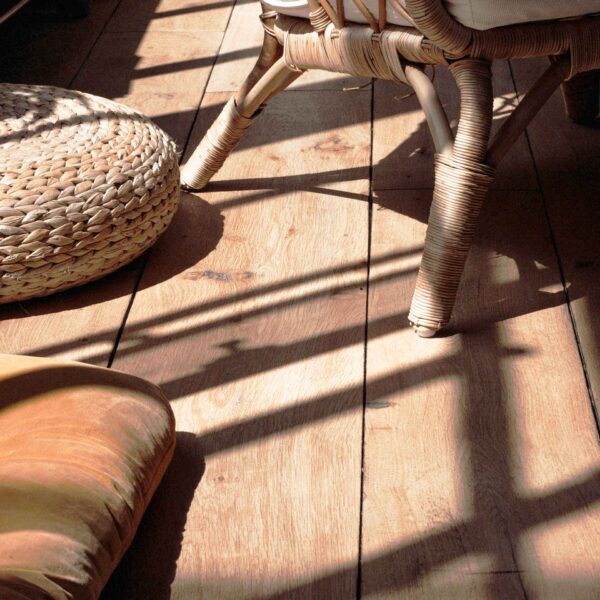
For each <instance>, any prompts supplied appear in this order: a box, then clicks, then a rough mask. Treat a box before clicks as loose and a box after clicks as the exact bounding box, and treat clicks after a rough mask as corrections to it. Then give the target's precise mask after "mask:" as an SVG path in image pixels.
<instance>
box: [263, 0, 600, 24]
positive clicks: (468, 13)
mask: <svg viewBox="0 0 600 600" xmlns="http://www.w3.org/2000/svg"><path fill="white" fill-rule="evenodd" d="M363 1H364V4H365V5H366V6H367V8H368V9H369V11H370V12H371V13H372V14H373V15H377V14H378V12H379V11H378V8H377V7H378V1H377V0H363ZM265 3H266V4H267V5H268V6H270V7H271V8H273V10H276V11H277V12H280V13H283V14H286V15H291V16H295V17H302V18H308V13H309V8H308V2H307V0H265ZM400 3H401V4H402V5H404V4H405V2H404V0H400ZM331 4H332V6H334V7H335V2H331ZM444 4H445V5H446V9H447V10H448V12H449V13H450V14H451V15H452V16H453V17H454V18H455V19H456V20H457V21H458V22H459V23H462V24H463V25H466V26H467V27H471V28H472V29H479V30H485V29H492V28H494V27H501V26H503V25H514V24H516V23H529V22H533V21H551V20H556V19H566V18H571V17H581V16H583V15H589V14H593V13H597V12H600V0H569V1H568V2H565V1H564V0H445V1H444ZM344 11H345V13H346V19H347V20H348V21H353V22H355V23H366V22H367V20H366V19H365V17H364V16H363V14H362V13H361V12H360V11H359V10H358V8H356V5H355V4H354V2H353V1H352V0H344ZM387 15H388V18H387V20H388V23H391V24H393V25H404V26H406V25H409V23H408V22H407V21H406V19H404V17H403V16H402V15H401V14H400V13H399V12H398V11H397V10H396V9H395V8H394V6H393V4H392V3H391V2H388V3H387Z"/></svg>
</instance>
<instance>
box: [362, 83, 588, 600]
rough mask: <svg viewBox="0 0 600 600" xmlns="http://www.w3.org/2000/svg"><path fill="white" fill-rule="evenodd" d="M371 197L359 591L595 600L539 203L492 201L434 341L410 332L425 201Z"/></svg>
mask: <svg viewBox="0 0 600 600" xmlns="http://www.w3.org/2000/svg"><path fill="white" fill-rule="evenodd" d="M499 83H500V82H498V81H497V82H496V84H497V85H496V87H497V89H498V88H499V87H500V86H499V85H498V84H499ZM383 110H384V111H385V108H384V109H383ZM378 116H379V112H378V104H377V102H376V105H375V123H376V124H377V119H378ZM397 118H398V119H403V118H404V116H403V115H399V116H398V117H397ZM386 119H388V123H387V127H388V128H389V130H390V131H392V130H394V124H393V123H394V122H393V119H394V117H389V116H386ZM416 119H417V117H414V120H415V123H414V125H413V126H412V127H413V128H414V127H417V128H418V127H420V125H419V124H418V123H416ZM404 126H405V125H404V124H401V123H398V125H397V129H401V128H402V127H404ZM376 131H377V128H376ZM380 139H381V138H379V137H378V136H377V135H375V138H374V155H375V156H380V155H381V154H380V150H379V149H378V144H379V143H380ZM385 143H386V140H385V136H384V144H385ZM519 146H520V148H517V152H523V140H521V141H520V142H519ZM430 153H431V149H430V146H428V147H426V149H425V154H430ZM526 164H527V165H529V166H528V167H526V168H532V167H531V165H532V163H531V161H530V160H529V161H528V162H527V163H526ZM383 167H384V172H383V174H382V180H383V182H384V185H382V186H381V187H384V188H385V187H391V186H392V185H393V182H392V183H390V184H388V185H385V183H386V182H387V175H388V173H389V171H386V170H385V169H386V168H387V167H388V165H387V164H385V161H384V165H383ZM379 168H380V167H379V165H378V164H375V165H374V179H375V181H378V172H377V171H378V169H379ZM522 168H523V167H522ZM416 175H417V177H419V176H421V175H420V174H419V173H416ZM525 177H526V181H528V182H531V181H532V180H533V178H534V174H533V173H527V174H525ZM520 179H521V181H522V180H523V179H522V178H520ZM506 181H509V180H508V179H507V180H506ZM515 185H521V183H516V184H515ZM375 196H376V197H375V205H374V210H373V231H372V247H371V252H372V260H373V264H372V266H371V270H370V294H369V338H368V339H369V341H368V346H367V356H368V361H367V403H366V407H367V409H366V416H365V423H366V430H365V467H364V473H365V475H364V477H365V480H364V498H365V499H364V506H363V536H362V584H363V585H362V590H361V591H362V595H363V597H368V598H411V599H413V598H440V597H443V598H466V597H469V598H491V599H498V600H499V599H501V598H557V599H558V598H564V597H569V598H593V597H594V595H595V594H596V593H597V590H598V581H597V579H596V577H595V575H594V573H597V572H598V568H599V561H600V552H598V550H597V548H596V547H595V544H594V541H593V540H594V539H597V537H598V534H599V533H600V515H599V512H598V498H599V496H600V480H599V471H598V466H599V461H598V444H597V438H596V432H595V429H594V423H593V420H592V418H591V412H590V409H589V401H588V395H587V389H586V384H585V380H584V377H583V373H582V371H581V365H580V361H579V359H578V356H577V347H576V344H575V340H574V337H573V335H572V331H571V322H570V318H569V313H568V310H567V307H566V305H565V297H564V294H563V290H562V285H561V280H560V273H559V269H558V265H557V263H556V258H555V255H554V251H553V248H552V244H551V241H550V235H549V231H548V228H547V223H546V219H545V214H544V206H543V203H542V198H541V196H540V194H539V193H537V192H533V191H531V192H529V191H512V190H505V191H495V192H493V193H492V194H491V196H490V198H489V199H488V201H487V203H486V206H485V209H484V214H483V217H482V222H481V225H480V228H479V233H478V236H477V239H476V242H475V244H474V248H473V250H472V252H471V254H470V257H469V260H468V264H467V269H466V273H465V277H464V280H463V283H462V285H461V288H460V291H459V296H458V303H457V307H456V312H455V318H454V319H453V323H452V327H451V331H450V332H449V335H447V336H446V337H441V338H439V339H433V340H422V339H419V338H417V337H415V336H414V334H413V333H412V331H410V330H409V329H408V327H407V323H406V314H407V311H408V308H409V304H410V298H411V295H412V291H413V286H414V281H415V268H416V266H417V265H418V260H419V258H420V257H419V254H418V250H419V248H420V247H421V246H422V244H423V240H424V235H425V228H426V226H425V223H426V218H427V212H428V204H429V197H430V192H427V191H421V190H402V189H396V190H392V189H383V190H381V191H378V192H376V194H375ZM389 255H392V256H397V257H398V258H397V259H396V260H395V261H394V262H393V263H389V264H383V263H382V264H381V265H377V259H378V257H379V256H389ZM390 322H393V323H395V327H390V326H389V324H390ZM452 329H453V330H454V331H455V333H454V334H453V333H452Z"/></svg>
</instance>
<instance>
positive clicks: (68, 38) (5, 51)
mask: <svg viewBox="0 0 600 600" xmlns="http://www.w3.org/2000/svg"><path fill="white" fill-rule="evenodd" d="M38 5H39V3H38ZM258 12H259V7H258V3H257V2H252V1H249V0H237V1H234V0H218V1H215V0H137V1H134V0H94V2H93V9H92V14H91V16H90V17H89V18H88V19H85V20H82V21H73V22H68V23H61V22H58V21H57V20H55V19H53V18H51V17H48V16H43V15H40V11H39V10H38V11H37V12H35V11H33V12H27V11H24V12H23V13H22V14H20V15H18V16H17V17H15V18H13V19H12V20H10V21H8V22H7V23H6V24H4V25H2V26H1V27H0V56H1V57H2V58H1V59H0V79H1V80H2V81H17V82H26V83H45V84H51V85H60V86H65V87H73V88H76V89H81V90H84V91H87V92H90V93H94V94H99V95H102V96H106V97H109V98H113V99H116V100H118V101H120V102H124V103H125V104H128V105H130V106H132V107H135V108H137V109H139V110H141V111H143V112H145V113H146V114H148V115H149V116H151V117H152V118H154V119H155V120H156V121H157V122H158V123H159V124H160V125H161V126H162V127H163V128H165V129H166V130H167V131H168V132H169V133H170V134H171V135H172V136H173V137H174V139H175V140H176V142H177V144H178V147H179V148H180V150H181V152H182V155H183V156H185V155H189V153H190V151H191V150H192V149H193V147H194V146H195V144H197V143H198V141H199V140H200V139H201V138H202V135H203V134H204V132H205V131H206V130H207V128H208V127H209V126H210V124H211V123H212V121H213V120H214V118H215V117H216V116H217V115H218V113H219V110H220V109H221V108H222V106H223V105H224V103H225V102H226V101H227V100H228V98H229V97H230V95H231V93H232V92H233V91H234V90H235V89H236V86H237V85H238V84H239V83H240V82H241V80H242V79H243V77H244V76H245V74H246V73H247V71H248V70H249V69H250V68H251V66H252V63H253V60H254V58H255V57H256V56H257V54H258V50H259V47H260V44H261V39H262V28H261V26H260V22H259V21H258V19H257V18H256V16H257V14H258ZM545 66H546V63H545V62H544V61H513V62H511V63H508V62H500V63H498V64H496V65H494V91H495V97H496V101H495V122H494V127H498V126H499V124H500V123H501V122H502V121H503V120H504V119H505V118H506V117H507V115H508V114H509V113H510V111H511V110H513V109H514V107H515V106H516V105H517V104H518V102H519V99H520V98H521V97H522V95H523V94H524V92H525V91H526V90H527V89H528V88H529V86H531V84H532V83H533V81H534V80H535V79H536V77H537V76H538V75H539V74H540V73H541V72H542V71H543V69H544V68H545ZM435 82H436V86H437V87H438V89H439V90H440V95H441V97H442V101H443V103H444V105H445V106H446V107H447V109H448V112H449V114H450V115H451V117H452V118H456V114H457V110H458V95H457V93H456V89H455V87H454V86H453V84H452V81H451V78H450V77H449V76H448V74H447V73H445V72H443V71H442V70H440V71H439V72H438V73H437V75H436V79H435ZM408 92H409V90H408V89H407V88H404V87H402V86H398V85H395V84H391V83H389V82H375V83H372V82H370V81H369V80H361V79H358V78H354V77H350V76H345V75H340V74H329V73H323V72H314V73H308V74H306V75H303V76H302V77H300V78H299V79H298V81H297V82H295V83H294V84H293V85H292V86H291V87H290V88H289V89H288V90H287V91H285V92H284V93H282V94H281V95H279V96H278V97H276V98H275V99H274V100H273V101H272V102H271V103H270V105H269V107H268V108H267V109H266V110H265V112H264V114H263V115H262V116H261V117H260V119H258V120H257V121H256V123H255V124H254V125H253V127H252V128H251V129H250V130H249V132H248V134H247V136H246V137H245V138H244V140H243V142H242V143H241V144H240V146H239V147H238V148H237V149H236V151H235V152H234V153H233V155H232V156H231V158H230V160H229V161H228V162H226V164H225V166H224V167H223V169H222V170H221V171H220V172H219V173H218V175H217V176H216V177H215V178H214V180H213V182H212V183H211V184H210V185H209V186H208V187H207V188H206V190H204V191H202V192H201V193H198V194H189V193H185V194H183V197H182V202H181V207H180V209H179V212H178V214H177V215H176V217H175V219H174V221H173V223H172V225H171V226H170V228H169V229H168V231H167V232H166V233H165V234H164V235H163V237H162V238H161V239H160V240H159V241H158V243H157V244H156V245H155V246H154V247H153V248H152V249H151V250H150V251H149V252H147V253H146V255H145V256H143V257H141V258H140V259H138V260H136V261H134V262H133V263H132V264H130V265H129V266H127V267H125V268H123V269H121V270H120V271H118V272H117V273H114V274H113V275H111V276H109V277H106V278H104V279H102V280H101V281H98V282H95V283H93V284H90V285H87V286H84V287H81V288H78V289H75V290H71V291H69V292H65V293H62V294H58V295H55V296H51V297H48V298H43V299H38V300H33V301H29V302H23V303H17V304H14V305H8V306H1V307H0V351H1V352H8V353H17V354H32V355H38V356H48V357H68V358H71V359H75V360H80V361H84V362H88V363H92V364H97V365H103V366H109V367H112V368H115V369H120V370H123V371H127V372H130V373H133V374H136V375H139V376H142V377H145V378H147V379H149V380H151V381H153V382H155V383H157V384H159V385H160V386H161V387H162V389H163V390H164V392H165V394H166V395H167V397H168V398H169V400H170V401H171V403H172V406H173V410H174V412H175V414H176V419H177V430H178V433H177V444H178V445H177V450H176V453H175V457H174V460H173V463H172V465H171V467H170V469H169V471H168V472H167V475H166V477H165V479H164V481H163V482H162V484H161V486H160V487H159V489H158V491H157V494H156V496H155V498H154V500H153V502H152V503H151V505H150V507H149V509H148V511H147V514H146V515H145V517H144V519H143V521H142V524H141V526H140V529H139V531H138V534H137V536H136V538H135V540H134V542H133V545H132V547H131V548H130V550H129V551H128V553H127V554H126V556H125V558H124V560H123V561H122V563H121V565H120V566H119V567H118V569H117V571H116V572H115V574H114V575H113V577H112V579H111V581H110V582H109V584H108V587H107V588H106V590H105V592H104V594H103V600H112V599H115V600H126V599H127V600H134V599H156V600H163V599H167V598H173V599H176V600H188V599H190V600H191V599H194V600H195V599H204V600H213V599H215V600H216V599H228V600H229V599H230V600H234V599H259V598H260V599H269V600H275V599H277V600H283V599H287V598H298V599H299V598H303V599H319V600H321V599H323V600H328V599H333V598H336V599H338V598H339V599H353V598H369V599H371V598H408V599H413V598H415V599H438V598H444V599H457V600H458V599H459V598H460V599H462V598H477V599H479V598H482V599H490V600H504V599H508V598H511V599H512V598H524V599H533V598H541V599H546V598H549V599H556V600H559V599H564V598H569V599H572V598H573V599H590V600H591V599H594V598H598V597H599V596H600V575H599V573H600V545H599V544H598V540H599V539H600V448H599V444H598V439H599V438H598V435H599V432H598V429H597V420H596V417H595V406H596V405H595V402H597V400H598V398H600V316H599V315H600V283H599V282H600V241H599V240H600V235H599V228H598V223H600V204H599V202H598V200H599V198H600V195H599V192H600V190H599V179H598V173H599V167H600V135H599V132H598V127H597V126H596V127H592V128H583V127H580V126H576V125H573V124H571V123H570V122H568V121H567V120H566V118H565V117H564V113H563V110H562V105H561V99H560V95H559V94H556V95H555V96H554V97H553V98H552V99H551V100H550V102H549V103H548V104H547V106H545V107H544V109H543V111H542V113H541V114H540V115H539V116H538V118H537V119H536V120H535V121H534V122H533V123H532V125H531V126H530V127H529V128H528V131H527V134H526V135H523V136H522V137H521V139H520V140H519V141H518V142H517V144H516V146H515V148H514V149H513V150H512V152H511V154H510V155H509V156H508V157H507V159H506V161H505V162H504V163H503V164H502V166H501V168H500V169H499V171H498V176H497V178H496V181H495V183H494V187H493V190H492V192H491V193H490V196H489V198H488V200H487V201H486V204H485V207H484V211H483V215H482V219H481V224H480V227H479V230H478V234H477V237H476V240H475V243H474V246H473V249H472V252H471V254H470V256H469V260H468V265H467V270H466V273H465V277H464V279H463V282H462V284H461V288H460V291H459V300H458V304H457V308H456V314H455V317H454V319H453V323H452V326H451V328H450V330H449V332H448V334H446V335H444V336H441V337H439V338H436V339H429V340H423V339H420V338H418V337H416V336H415V335H414V333H413V332H412V331H411V330H410V328H409V327H408V323H407V314H408V309H409V305H410V300H411V295H412V291H413V288H414V283H415V278H416V273H417V269H418V265H419V261H420V257H421V252H422V247H423V242H424V236H425V230H426V223H427V216H428V210H429V204H430V202H431V188H432V185H433V152H434V151H433V147H432V144H431V141H430V139H429V135H428V133H427V129H426V124H425V120H424V116H423V114H422V113H421V112H420V111H419V109H418V105H417V102H416V99H415V98H414V96H411V95H410V94H409V93H408Z"/></svg>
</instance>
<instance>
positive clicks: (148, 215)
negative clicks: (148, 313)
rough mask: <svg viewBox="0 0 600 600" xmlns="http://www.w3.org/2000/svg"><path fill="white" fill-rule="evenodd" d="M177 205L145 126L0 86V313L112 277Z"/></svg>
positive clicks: (111, 106) (75, 96)
mask: <svg viewBox="0 0 600 600" xmlns="http://www.w3.org/2000/svg"><path fill="white" fill-rule="evenodd" d="M178 200H179V169H178V166H177V155H176V151H175V146H174V144H173V142H172V141H171V140H170V138H169V137H168V136H167V134H166V133H164V132H163V131H162V130H161V129H159V128H158V127H157V126H156V125H155V124H154V123H152V122H151V121H150V120H149V119H148V118H147V117H144V116H143V115H141V114H140V113H138V112H136V111H134V110H132V109H130V108H127V107H126V106H122V105H120V104H117V103H115V102H112V101H110V100H106V99H104V98H99V97H96V96H90V95H88V94H83V93H81V92H76V91H71V90H64V89H60V88H55V87H46V86H28V85H12V84H0V303H6V302H12V301H15V300H25V299H27V298H32V297H35V296H42V295H46V294H51V293H54V292H58V291H60V290H64V289H67V288H70V287H73V286H76V285H80V284H82V283H85V282H87V281H91V280H93V279H97V278H98V277H101V276H102V275H106V274H107V273H110V272H111V271H114V270H115V269H117V268H118V267H120V266H122V265H124V264H125V263H127V262H129V261H131V260H132V259H134V258H135V257H136V256H138V255H140V254H141V253H142V252H144V250H146V249H147V248H148V247H149V246H151V245H152V244H153V243H154V242H155V241H156V239H157V237H158V236H159V235H160V234H161V232H162V231H163V230H164V229H165V228H166V227H167V225H168V224H169V222H170V221H171V218H172V216H173V214H174V212H175V210H176V208H177V204H178Z"/></svg>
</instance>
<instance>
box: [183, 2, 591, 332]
mask: <svg viewBox="0 0 600 600" xmlns="http://www.w3.org/2000/svg"><path fill="white" fill-rule="evenodd" d="M269 1H270V2H275V1H277V2H280V3H281V0H269ZM388 1H389V2H390V4H391V6H392V7H393V9H394V10H395V11H396V12H397V13H399V14H401V15H403V17H404V19H405V22H406V23H407V24H408V25H409V26H407V27H404V26H395V25H390V24H389V23H388V22H387V10H388V8H387V3H386V0H377V8H378V15H374V14H372V13H371V12H370V10H369V8H368V7H367V6H366V4H365V2H364V0H352V2H353V3H354V5H355V6H356V9H358V11H359V12H360V14H361V15H362V17H361V18H362V19H363V22H364V23H365V24H364V25H359V24H357V23H346V20H345V16H344V11H345V8H344V0H337V1H336V2H335V5H336V8H335V9H334V8H333V6H332V3H330V2H328V1H327V0H307V2H308V10H309V13H308V14H307V18H296V17H292V16H289V15H287V14H281V13H274V12H273V11H271V9H270V8H268V7H267V6H265V5H264V4H263V15H262V21H263V26H264V29H265V41H264V44H263V48H262V51H261V55H260V57H259V59H258V62H257V64H256V66H255V67H254V70H253V71H252V73H251V74H250V75H249V76H248V78H247V79H246V81H245V82H244V84H243V85H242V87H241V88H240V90H239V92H238V93H237V95H236V96H235V97H234V98H232V99H231V100H230V101H229V103H228V104H227V105H226V106H225V108H224V109H223V112H222V114H221V116H220V117H219V118H218V119H217V121H216V122H215V123H214V125H213V126H212V127H211V128H210V129H209V131H208V132H207V134H206V136H205V138H204V139H203V140H202V142H201V143H200V145H199V146H198V148H197V149H196V151H195V152H194V154H193V155H192V157H191V158H190V160H189V161H188V163H187V164H186V165H185V166H184V169H183V173H182V182H183V185H184V186H186V187H187V188H190V189H200V188H202V187H203V186H204V185H206V183H207V182H208V181H209V180H210V178H211V177H212V175H214V173H215V172H216V171H217V170H218V169H219V168H220V166H221V165H222V164H223V162H224V161H225V159H226V158H227V156H228V155H229V153H230V152H231V151H232V150H233V148H234V147H235V145H236V144H237V143H238V142H239V140H240V139H241V137H242V135H243V134H244V132H245V131H246V129H247V128H248V127H249V126H250V124H251V123H252V120H253V118H254V117H255V116H256V115H257V114H258V112H260V110H261V108H262V106H263V105H264V104H265V103H266V102H267V101H268V100H269V99H270V98H271V97H272V96H274V95H275V94H276V93H278V92H279V91H281V90H283V89H285V87H287V86H288V85H289V84H290V83H291V82H292V81H293V80H294V79H296V78H297V77H298V76H299V75H300V74H301V73H302V72H304V71H306V70H309V69H324V70H328V71H336V72H342V73H347V74H350V75H356V76H366V77H375V78H380V79H388V80H392V81H397V82H401V83H405V84H408V85H410V86H412V87H413V88H414V90H415V94H416V97H417V98H418V100H419V102H420V104H421V107H422V108H423V111H424V113H425V116H426V118H427V123H428V125H429V128H430V131H431V134H432V138H433V142H434V145H435V149H436V156H435V187H434V191H433V203H432V206H431V212H430V216H429V224H428V229H427V234H426V239H425V246H424V251H423V258H422V263H421V267H420V270H419V274H418V276H417V284H416V288H415V293H414V296H413V300H412V304H411V308H410V313H409V320H410V322H411V323H412V325H413V327H414V329H415V331H416V332H417V333H418V334H419V335H420V336H422V337H431V336H432V335H434V334H435V333H436V332H437V331H438V330H440V329H441V328H443V327H444V326H446V325H447V324H448V322H449V321H450V318H451V315H452V309H453V307H454V303H455V300H456V295H457V290H458V287H459V283H460V279H461V276H462V273H463V270H464V266H465V263H466V259H467V255H468V252H469V249H470V246H471V244H472V241H473V237H474V234H475V230H476V226H477V221H478V217H479V212H480V209H481V206H482V203H483V201H484V198H485V195H486V193H487V190H488V188H489V186H490V184H491V182H492V181H493V177H494V172H495V168H496V166H497V165H498V163H499V162H500V161H501V160H502V158H503V157H504V156H505V155H506V153H507V152H508V150H509V149H510V148H511V147H512V145H513V144H514V143H515V141H516V140H517V138H518V137H519V136H520V135H521V133H522V132H523V131H524V130H525V128H526V127H527V125H528V124H529V122H530V121H531V119H533V117H534V116H535V115H536V114H537V113H538V111H539V110H540V108H541V107H542V106H543V104H544V103H545V102H546V101H547V100H548V98H550V96H551V95H552V94H553V93H554V92H555V90H556V89H557V88H558V87H559V86H560V85H562V89H563V94H564V98H565V104H566V107H567V113H568V115H569V116H570V117H571V118H572V119H573V120H574V121H576V122H580V123H588V122H590V121H591V120H593V119H594V118H595V117H596V115H597V114H598V87H599V81H600V70H598V69H600V15H591V16H590V15H588V16H585V15H582V16H581V17H580V18H579V17H578V18H575V19H569V20H565V21H561V20H556V21H552V20H548V21H545V22H540V23H518V24H516V25H509V26H506V27H496V28H491V29H489V30H477V29H472V28H470V27H467V26H465V25H463V24H462V23H459V22H458V21H457V20H455V19H454V18H453V17H452V16H451V15H450V14H449V13H448V11H447V7H446V4H445V3H444V2H443V1H442V0H403V1H402V3H400V2H399V1H398V0H388ZM371 6H372V4H371ZM539 56H549V57H550V59H551V64H550V66H549V67H548V69H547V70H546V72H545V73H544V74H543V75H542V76H541V77H540V78H539V80H538V81H537V82H536V83H535V84H534V85H533V86H532V88H531V89H530V90H529V92H528V93H527V94H526V95H525V96H524V97H523V98H522V99H521V100H520V102H519V104H518V106H517V107H516V108H515V110H514V111H513V112H512V114H511V115H510V116H509V117H508V118H507V119H506V121H505V122H504V123H503V125H502V127H500V129H499V131H498V132H497V134H496V135H495V137H494V139H493V140H492V141H491V143H490V131H491V124H492V115H493V93H492V79H491V70H490V65H491V62H492V61H493V60H497V59H508V58H526V57H539ZM436 65H439V66H445V67H447V68H448V69H449V70H450V72H451V73H452V75H453V77H454V79H455V81H456V84H457V86H458V89H459V92H460V101H461V109H460V117H459V122H458V126H457V129H456V134H455V135H454V134H453V132H452V130H451V128H450V126H449V124H448V119H447V116H446V114H445V112H444V109H443V107H442V104H441V102H440V99H439V97H438V95H437V92H436V90H435V88H434V86H433V85H432V82H431V80H430V79H429V78H428V77H427V76H426V74H425V67H426V66H436Z"/></svg>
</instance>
